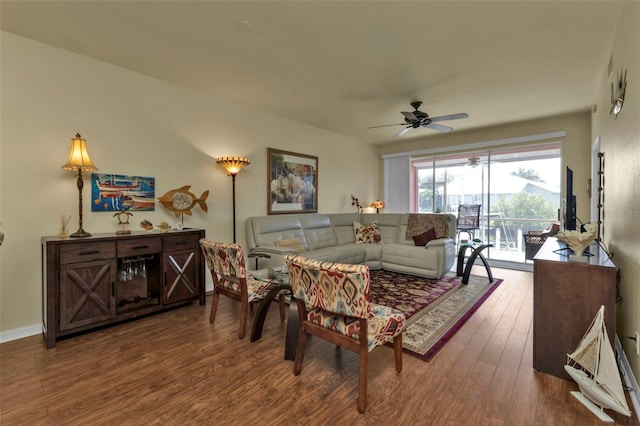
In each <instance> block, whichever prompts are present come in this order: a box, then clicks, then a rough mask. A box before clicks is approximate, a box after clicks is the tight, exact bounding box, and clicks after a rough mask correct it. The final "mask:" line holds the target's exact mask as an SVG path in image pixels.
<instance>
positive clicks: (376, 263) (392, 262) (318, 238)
mask: <svg viewBox="0 0 640 426" xmlns="http://www.w3.org/2000/svg"><path fill="white" fill-rule="evenodd" d="M356 229H357V230H358V232H357V233H356ZM455 232H456V228H455V216H453V215H448V214H412V213H404V214H403V213H383V214H358V213H336V214H319V213H308V214H287V215H273V216H256V217H250V218H248V219H247V221H246V238H247V245H248V255H249V256H250V257H258V258H264V259H267V260H266V262H267V266H271V267H273V266H281V265H282V264H283V262H284V256H286V255H287V254H289V253H294V252H296V253H299V254H300V255H302V256H304V257H308V258H311V259H317V260H322V261H327V262H340V263H354V264H364V265H367V266H369V268H370V269H385V270H389V271H394V272H401V273H406V274H411V275H418V276H422V277H427V278H440V277H442V275H444V274H445V273H446V272H447V271H449V270H450V269H451V267H452V266H453V263H454V261H455V242H454V238H455ZM434 234H435V235H434ZM434 237H435V239H431V240H429V241H428V242H427V241H426V239H427V240H428V239H430V238H434ZM425 238H426V239H425ZM249 261H250V259H249ZM261 262H262V264H261V267H264V262H265V261H264V260H262V261H261Z"/></svg>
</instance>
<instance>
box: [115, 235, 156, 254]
mask: <svg viewBox="0 0 640 426" xmlns="http://www.w3.org/2000/svg"><path fill="white" fill-rule="evenodd" d="M161 251H162V239H161V238H160V237H157V238H140V239H138V240H126V241H118V257H130V256H140V255H144V254H153V253H160V252H161Z"/></svg>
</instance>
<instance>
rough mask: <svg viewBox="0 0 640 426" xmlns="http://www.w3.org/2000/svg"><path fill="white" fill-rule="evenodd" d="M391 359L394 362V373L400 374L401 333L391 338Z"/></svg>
mask: <svg viewBox="0 0 640 426" xmlns="http://www.w3.org/2000/svg"><path fill="white" fill-rule="evenodd" d="M393 357H394V358H395V360H396V371H397V372H398V373H400V372H402V333H400V334H398V335H397V336H396V337H394V338H393Z"/></svg>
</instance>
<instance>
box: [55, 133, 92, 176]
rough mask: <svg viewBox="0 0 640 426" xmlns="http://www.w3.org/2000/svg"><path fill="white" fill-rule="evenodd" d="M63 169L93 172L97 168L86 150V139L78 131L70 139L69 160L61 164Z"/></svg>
mask: <svg viewBox="0 0 640 426" xmlns="http://www.w3.org/2000/svg"><path fill="white" fill-rule="evenodd" d="M62 168H63V169H64V170H73V171H75V170H82V171H83V172H93V171H94V170H98V168H97V167H96V166H95V164H93V162H92V161H91V158H89V153H88V152H87V140H86V139H82V137H81V136H80V133H76V137H75V138H73V139H71V153H70V154H69V160H67V163H66V164H65V165H64V166H62Z"/></svg>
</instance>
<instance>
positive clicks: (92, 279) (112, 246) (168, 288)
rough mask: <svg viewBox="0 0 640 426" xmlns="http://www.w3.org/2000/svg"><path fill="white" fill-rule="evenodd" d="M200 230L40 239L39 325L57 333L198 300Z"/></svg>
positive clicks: (52, 335)
mask: <svg viewBox="0 0 640 426" xmlns="http://www.w3.org/2000/svg"><path fill="white" fill-rule="evenodd" d="M204 236H205V232H204V230H201V229H189V230H182V231H172V232H170V233H157V232H153V233H133V234H129V235H119V236H116V235H114V234H101V235H95V236H93V237H89V238H83V239H60V238H57V237H43V238H42V280H43V288H42V290H43V291H42V295H43V296H42V297H43V304H42V307H43V324H42V329H43V333H44V337H45V341H46V344H47V348H52V347H54V346H55V345H56V341H57V340H58V339H59V338H60V337H64V336H68V335H72V334H75V333H79V332H82V331H87V330H91V329H94V328H97V327H102V326H105V325H109V324H112V323H116V322H119V321H123V320H127V319H131V318H135V317H138V316H141V315H146V314H150V313H154V312H160V311H162V310H165V309H168V308H170V307H174V306H177V305H180V304H186V303H190V302H192V301H194V300H199V302H200V304H201V305H204V303H205V293H204V292H205V285H204V277H205V274H204V270H203V268H204V262H203V259H202V252H201V250H200V245H199V243H198V241H199V240H200V238H204Z"/></svg>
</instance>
